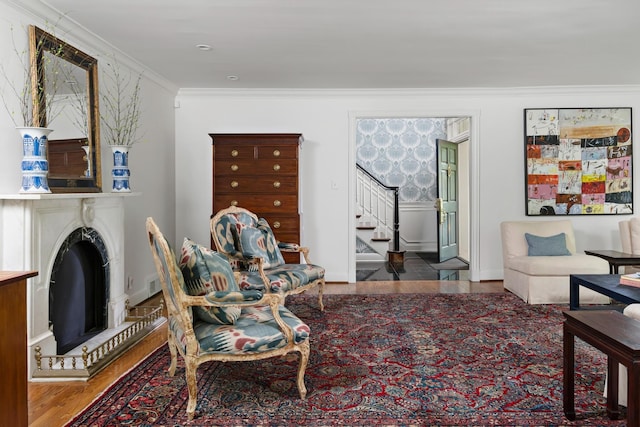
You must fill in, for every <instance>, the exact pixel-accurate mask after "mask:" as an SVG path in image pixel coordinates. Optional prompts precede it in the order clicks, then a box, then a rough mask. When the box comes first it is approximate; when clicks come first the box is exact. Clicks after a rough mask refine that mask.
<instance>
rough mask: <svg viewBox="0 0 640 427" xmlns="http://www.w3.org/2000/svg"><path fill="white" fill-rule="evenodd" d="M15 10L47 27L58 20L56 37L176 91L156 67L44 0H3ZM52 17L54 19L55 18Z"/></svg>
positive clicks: (172, 91)
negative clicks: (125, 50) (149, 66)
mask: <svg viewBox="0 0 640 427" xmlns="http://www.w3.org/2000/svg"><path fill="white" fill-rule="evenodd" d="M3 1H5V2H6V3H7V4H9V5H10V6H12V7H13V8H14V9H16V10H18V11H20V12H22V13H24V14H25V15H27V16H29V17H31V18H33V19H34V20H35V21H37V22H38V23H39V25H43V29H45V30H46V28H45V27H46V24H47V23H51V22H55V29H56V34H55V35H56V36H57V37H60V38H61V39H63V40H66V41H67V42H69V43H70V44H73V45H74V46H77V47H78V48H79V49H81V50H83V51H85V52H86V53H87V54H89V55H91V56H93V57H95V58H97V59H98V61H100V60H102V61H106V60H108V58H110V57H112V56H113V55H115V57H116V58H117V60H118V62H119V63H120V64H122V65H124V66H126V67H128V68H130V69H131V70H132V71H133V72H135V73H142V74H143V77H144V78H145V79H148V80H149V81H151V82H153V83H155V84H156V85H158V86H159V87H160V88H163V89H165V90H167V91H168V92H170V93H172V94H175V93H176V92H177V91H178V87H177V86H176V85H175V84H174V83H172V82H170V81H169V80H167V79H166V78H164V77H163V76H161V75H159V74H158V73H156V72H155V71H154V70H152V69H150V68H148V67H146V66H145V65H143V64H142V63H140V62H139V61H137V60H135V59H134V58H132V57H131V56H129V55H128V54H126V53H125V52H123V51H122V50H120V49H118V48H117V47H116V46H114V45H112V44H111V43H109V42H108V41H106V40H105V39H103V38H102V37H100V36H98V35H97V34H95V33H93V32H92V31H91V30H89V29H88V28H86V27H84V26H83V25H81V24H80V23H78V22H77V21H75V20H73V19H71V18H70V17H69V16H67V15H65V14H64V13H63V12H61V11H59V10H57V9H56V8H54V7H53V6H51V5H49V4H48V3H47V2H46V1H44V0H3ZM52 17H55V19H53V20H52Z"/></svg>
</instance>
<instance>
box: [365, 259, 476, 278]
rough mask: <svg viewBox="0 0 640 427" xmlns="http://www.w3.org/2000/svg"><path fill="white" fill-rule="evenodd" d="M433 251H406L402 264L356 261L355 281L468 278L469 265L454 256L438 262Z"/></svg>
mask: <svg viewBox="0 0 640 427" xmlns="http://www.w3.org/2000/svg"><path fill="white" fill-rule="evenodd" d="M436 255H437V254H435V253H428V252H406V253H405V255H404V264H403V265H401V266H397V265H393V264H391V263H388V262H384V261H380V262H371V261H368V262H362V263H356V281H358V282H364V281H393V280H469V266H468V265H467V264H466V263H465V262H464V261H461V260H460V259H457V258H454V259H452V260H449V261H445V262H443V263H439V262H438V260H437V259H436Z"/></svg>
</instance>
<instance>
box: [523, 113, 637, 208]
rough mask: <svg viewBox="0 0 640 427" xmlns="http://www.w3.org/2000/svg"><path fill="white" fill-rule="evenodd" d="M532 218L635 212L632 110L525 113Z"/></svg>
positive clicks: (528, 185) (527, 197) (528, 200)
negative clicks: (536, 216) (539, 216)
mask: <svg viewBox="0 0 640 427" xmlns="http://www.w3.org/2000/svg"><path fill="white" fill-rule="evenodd" d="M524 124H525V170H526V172H525V182H526V191H525V193H526V212H527V215H530V216H534V215H616V214H632V213H633V189H632V185H633V179H632V169H633V163H632V155H633V150H632V147H633V144H632V142H633V133H632V126H631V108H531V109H525V110H524Z"/></svg>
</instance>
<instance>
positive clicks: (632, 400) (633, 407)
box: [627, 360, 640, 427]
mask: <svg viewBox="0 0 640 427" xmlns="http://www.w3.org/2000/svg"><path fill="white" fill-rule="evenodd" d="M627 369H628V375H629V376H628V377H627V379H628V383H629V384H628V385H627V426H628V427H638V426H640V413H638V411H639V410H640V402H639V401H638V399H640V383H639V382H640V360H634V361H633V363H632V364H631V366H630V367H629V368H627Z"/></svg>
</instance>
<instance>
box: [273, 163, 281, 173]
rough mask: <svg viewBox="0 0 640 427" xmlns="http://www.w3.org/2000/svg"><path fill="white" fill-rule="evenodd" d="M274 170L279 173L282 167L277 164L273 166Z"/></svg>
mask: <svg viewBox="0 0 640 427" xmlns="http://www.w3.org/2000/svg"><path fill="white" fill-rule="evenodd" d="M273 170H274V171H279V170H280V165H279V164H277V163H276V164H275V165H273Z"/></svg>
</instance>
